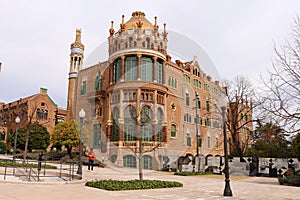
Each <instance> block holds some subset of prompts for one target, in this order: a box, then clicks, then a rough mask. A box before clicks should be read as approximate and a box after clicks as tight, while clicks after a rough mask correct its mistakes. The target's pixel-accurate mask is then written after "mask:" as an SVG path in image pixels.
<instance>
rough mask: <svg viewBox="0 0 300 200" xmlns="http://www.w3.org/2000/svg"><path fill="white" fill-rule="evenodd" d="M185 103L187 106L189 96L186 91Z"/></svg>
mask: <svg viewBox="0 0 300 200" xmlns="http://www.w3.org/2000/svg"><path fill="white" fill-rule="evenodd" d="M185 105H187V106H189V105H190V96H189V94H188V93H186V94H185Z"/></svg>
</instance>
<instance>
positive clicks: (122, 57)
mask: <svg viewBox="0 0 300 200" xmlns="http://www.w3.org/2000/svg"><path fill="white" fill-rule="evenodd" d="M124 74H125V56H121V81H124V79H125V77H124Z"/></svg>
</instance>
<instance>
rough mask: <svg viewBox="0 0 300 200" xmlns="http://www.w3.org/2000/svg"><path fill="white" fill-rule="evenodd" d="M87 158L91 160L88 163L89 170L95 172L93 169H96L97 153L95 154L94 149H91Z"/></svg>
mask: <svg viewBox="0 0 300 200" xmlns="http://www.w3.org/2000/svg"><path fill="white" fill-rule="evenodd" d="M86 156H87V157H88V159H89V162H88V170H89V171H90V170H92V171H93V167H94V160H95V153H94V152H93V148H91V149H90V151H89V152H88V153H87V154H86Z"/></svg>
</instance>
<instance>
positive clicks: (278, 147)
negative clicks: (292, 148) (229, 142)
mask: <svg viewBox="0 0 300 200" xmlns="http://www.w3.org/2000/svg"><path fill="white" fill-rule="evenodd" d="M251 154H252V156H259V157H271V158H286V157H289V142H288V141H287V140H286V139H285V135H284V130H283V129H282V128H281V127H280V126H278V125H276V124H273V123H272V122H269V123H266V124H264V125H262V124H260V123H259V126H258V127H257V128H256V130H255V135H254V145H253V147H252V149H251Z"/></svg>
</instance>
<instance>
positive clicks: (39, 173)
mask: <svg viewBox="0 0 300 200" xmlns="http://www.w3.org/2000/svg"><path fill="white" fill-rule="evenodd" d="M1 161H2V165H1V166H0V177H1V175H3V179H4V180H6V179H7V177H8V176H10V177H18V178H19V179H20V180H23V181H44V180H45V179H47V178H49V180H50V179H51V178H60V179H61V180H62V181H72V180H74V179H75V180H77V179H79V178H80V176H78V175H77V174H76V172H77V169H78V165H77V164H78V163H77V162H68V163H62V162H48V161H29V160H26V161H25V162H23V160H18V159H16V160H15V161H13V160H10V159H4V160H1ZM12 163H13V164H12ZM18 164H23V165H24V167H22V166H19V165H18ZM35 164H36V165H35ZM49 165H50V166H56V167H57V168H56V169H54V168H53V169H52V168H51V169H49V168H47V166H49Z"/></svg>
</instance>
